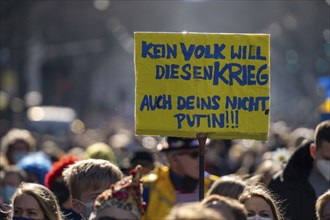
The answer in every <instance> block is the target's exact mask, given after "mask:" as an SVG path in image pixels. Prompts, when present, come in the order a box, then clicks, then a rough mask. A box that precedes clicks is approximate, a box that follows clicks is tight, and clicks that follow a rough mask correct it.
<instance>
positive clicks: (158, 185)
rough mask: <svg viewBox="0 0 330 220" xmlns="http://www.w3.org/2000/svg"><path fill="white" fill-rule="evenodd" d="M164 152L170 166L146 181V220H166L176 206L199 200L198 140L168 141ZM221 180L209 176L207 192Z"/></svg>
mask: <svg viewBox="0 0 330 220" xmlns="http://www.w3.org/2000/svg"><path fill="white" fill-rule="evenodd" d="M206 144H208V141H207V143H206ZM160 151H161V152H162V153H165V155H166V158H167V162H168V166H160V167H156V168H155V169H154V170H153V171H152V172H151V173H150V174H148V175H146V176H145V177H144V178H143V181H144V184H143V187H144V188H143V200H144V201H145V202H146V213H145V215H144V216H143V219H163V218H164V217H166V216H167V215H168V214H169V213H170V211H171V208H172V207H174V206H175V205H177V204H180V203H186V202H195V201H198V200H199V192H198V189H199V187H198V181H199V180H198V179H199V143H198V140H197V139H191V138H177V137H168V138H167V141H166V142H162V143H161V149H160ZM217 179H218V177H217V176H213V175H210V174H209V173H205V175H204V187H205V188H204V191H205V192H206V191H207V190H208V189H209V187H210V186H211V184H212V183H213V182H214V181H215V180H217Z"/></svg>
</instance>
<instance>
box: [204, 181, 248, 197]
mask: <svg viewBox="0 0 330 220" xmlns="http://www.w3.org/2000/svg"><path fill="white" fill-rule="evenodd" d="M245 187H246V183H245V182H244V180H242V178H240V177H239V176H235V175H228V176H222V177H220V178H219V179H218V180H216V181H215V182H214V183H213V184H212V186H211V188H210V189H209V191H208V192H207V195H212V194H217V195H221V196H225V197H229V198H233V199H238V198H239V196H240V194H241V193H242V192H243V190H244V189H245Z"/></svg>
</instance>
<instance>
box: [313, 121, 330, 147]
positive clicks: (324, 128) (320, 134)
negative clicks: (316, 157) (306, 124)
mask: <svg viewBox="0 0 330 220" xmlns="http://www.w3.org/2000/svg"><path fill="white" fill-rule="evenodd" d="M314 141H315V145H316V149H318V148H319V147H320V146H321V143H322V141H327V142H330V120H327V121H323V122H321V123H319V124H318V125H317V126H316V128H315V137H314Z"/></svg>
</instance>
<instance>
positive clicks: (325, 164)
mask: <svg viewBox="0 0 330 220" xmlns="http://www.w3.org/2000/svg"><path fill="white" fill-rule="evenodd" d="M316 167H317V169H318V170H319V171H320V173H321V174H322V176H324V178H325V179H326V180H327V181H330V160H316Z"/></svg>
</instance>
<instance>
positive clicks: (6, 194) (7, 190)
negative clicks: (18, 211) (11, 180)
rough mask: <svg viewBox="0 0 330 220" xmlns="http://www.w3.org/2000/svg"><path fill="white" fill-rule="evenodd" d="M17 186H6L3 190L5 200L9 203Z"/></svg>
mask: <svg viewBox="0 0 330 220" xmlns="http://www.w3.org/2000/svg"><path fill="white" fill-rule="evenodd" d="M15 191H16V187H14V186H8V185H6V186H4V187H3V191H2V197H3V201H4V202H5V203H7V204H9V203H10V200H11V197H12V196H13V195H14V193H15Z"/></svg>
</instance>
